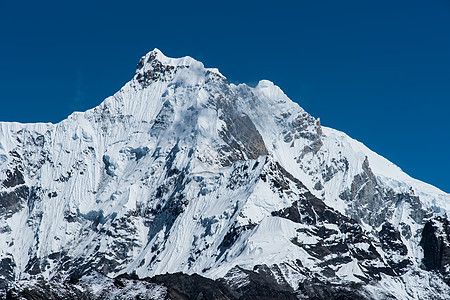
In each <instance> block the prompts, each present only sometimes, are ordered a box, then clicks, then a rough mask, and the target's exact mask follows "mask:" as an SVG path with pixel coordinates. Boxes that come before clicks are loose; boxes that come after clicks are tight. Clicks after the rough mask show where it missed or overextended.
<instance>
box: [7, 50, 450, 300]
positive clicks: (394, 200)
mask: <svg viewBox="0 0 450 300" xmlns="http://www.w3.org/2000/svg"><path fill="white" fill-rule="evenodd" d="M449 203H450V198H449V195H448V194H446V193H444V192H442V191H439V190H438V189H436V188H433V187H430V186H428V185H426V184H424V183H421V182H419V181H416V180H414V179H411V178H410V177H409V176H407V175H406V174H404V173H403V172H402V171H401V170H400V169H399V168H397V167H396V166H395V165H393V164H392V163H390V162H388V161H387V160H385V159H383V158H382V157H380V156H378V155H377V154H375V153H373V152H372V151H370V150H369V149H367V148H366V147H365V146H364V145H362V144H360V143H358V142H357V141H355V140H352V139H351V138H349V137H348V136H346V135H345V134H343V133H341V132H338V131H335V130H333V129H330V128H326V127H322V126H321V125H320V122H319V121H318V120H316V119H315V118H314V117H312V116H311V115H309V114H308V113H307V112H305V111H304V110H303V109H302V108H300V107H299V106H298V105H297V104H295V103H293V102H292V101H291V100H290V99H289V98H287V96H286V95H285V94H284V93H283V92H282V91H281V90H280V89H279V88H278V87H277V86H275V85H274V84H273V83H271V82H269V81H265V80H263V81H261V82H260V83H259V84H258V85H257V86H256V87H254V88H252V87H249V86H247V85H244V84H243V85H238V86H236V85H233V84H228V82H227V80H226V78H225V77H224V76H223V75H221V74H220V73H219V71H217V70H216V69H208V68H205V67H204V66H203V64H202V63H200V62H198V61H195V60H194V59H192V58H190V57H185V58H180V59H171V58H167V57H165V56H164V55H163V54H162V53H161V52H160V51H159V50H154V51H152V52H150V53H149V54H147V55H146V56H144V57H143V58H142V59H141V61H140V62H139V65H138V67H137V70H136V74H135V76H134V77H133V79H132V80H131V81H130V82H129V83H127V84H126V85H125V86H124V87H123V88H122V89H121V90H120V91H119V92H118V93H116V94H115V95H114V96H112V97H109V98H108V99H106V100H105V101H104V102H103V103H102V104H100V105H99V106H98V107H96V108H93V109H91V110H88V111H86V112H84V113H74V114H72V115H71V116H69V117H68V119H66V120H64V121H62V122H61V123H59V124H55V125H54V124H18V123H0V287H1V288H2V289H0V294H1V293H3V294H2V296H4V297H9V299H68V298H71V299H121V298H120V297H122V298H123V299H128V298H136V297H140V298H139V299H164V298H165V299H418V298H419V299H445V298H446V297H447V296H448V295H450V287H449V286H448V284H449V272H450V271H449V270H450V269H449V268H450V262H449V257H450V254H449V251H450V250H449V249H450V248H449V247H448V245H449V225H448V221H447V218H446V215H445V214H446V213H447V212H448V211H449V210H450V204H449ZM419 282H420V284H419ZM119 295H121V296H119ZM447 298H450V297H447Z"/></svg>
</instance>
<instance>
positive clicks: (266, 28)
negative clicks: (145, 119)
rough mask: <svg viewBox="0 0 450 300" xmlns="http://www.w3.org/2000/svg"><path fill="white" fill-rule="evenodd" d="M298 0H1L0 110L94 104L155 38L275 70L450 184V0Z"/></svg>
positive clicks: (316, 107) (433, 179)
mask: <svg viewBox="0 0 450 300" xmlns="http://www.w3.org/2000/svg"><path fill="white" fill-rule="evenodd" d="M164 2H167V1H164ZM291 2H294V1H276V2H272V1H271V2H264V1H225V2H224V1H220V2H217V3H216V2H214V1H195V2H194V1H183V2H182V1H179V2H177V1H171V2H170V4H164V3H163V1H158V2H154V1H133V0H129V1H95V2H94V1H85V0H80V1H76V2H75V1H73V2H72V1H8V0H0V41H1V42H0V88H1V94H0V104H1V106H0V120H1V121H20V122H36V121H44V122H58V121H60V120H62V119H64V118H65V117H66V116H67V115H69V114H70V113H71V112H72V111H74V110H76V111H83V110H86V109H89V108H91V107H94V106H96V105H98V104H99V103H100V102H101V101H102V100H103V99H104V98H106V97H107V96H110V95H112V94H113V93H115V92H116V91H117V90H118V89H120V87H121V86H122V85H123V84H124V83H125V82H127V81H128V80H129V79H130V78H131V77H132V75H133V72H134V69H135V66H136V64H137V62H138V60H139V58H140V57H141V56H142V55H144V54H145V53H147V52H148V51H150V50H152V49H153V48H155V47H157V48H159V49H161V50H162V51H163V53H165V54H166V55H167V56H171V57H179V56H185V55H190V56H192V57H194V58H196V59H198V60H200V61H202V62H203V63H204V64H205V65H206V66H207V67H217V68H219V69H220V71H221V72H222V73H223V74H224V75H225V76H227V78H228V79H229V81H230V82H247V83H255V82H258V81H259V80H260V79H268V80H271V81H273V82H275V83H276V84H277V85H279V86H280V87H281V88H282V89H283V90H284V91H285V93H286V94H287V95H288V96H289V97H290V98H291V99H293V100H294V101H296V102H298V103H299V104H300V105H301V106H302V107H303V108H304V109H306V110H307V111H308V112H310V113H311V114H312V115H313V116H315V117H320V118H321V121H322V124H323V125H325V126H329V127H333V128H336V129H339V130H342V131H344V132H346V133H347V134H349V135H350V136H352V137H353V138H356V139H357V140H359V141H362V142H363V143H364V144H366V145H367V146H368V147H369V148H371V149H372V150H374V151H375V152H377V153H379V154H381V155H383V156H385V157H386V158H388V159H389V160H391V161H392V162H394V163H395V164H397V165H398V166H400V167H401V168H402V169H403V170H404V171H406V172H407V173H408V174H410V175H411V176H413V177H415V178H418V179H421V180H423V181H425V182H428V183H431V184H433V185H436V186H438V187H439V188H441V189H443V190H444V191H447V192H450V155H449V154H450V151H449V150H450V125H449V112H450V1H449V0H431V1H415V0H412V1H402V0H399V1H385V0H381V1H356V0H355V1H347V0H343V1H327V0H323V1H313V0H309V1H297V3H296V4H292V3H291ZM167 3H168V2H167Z"/></svg>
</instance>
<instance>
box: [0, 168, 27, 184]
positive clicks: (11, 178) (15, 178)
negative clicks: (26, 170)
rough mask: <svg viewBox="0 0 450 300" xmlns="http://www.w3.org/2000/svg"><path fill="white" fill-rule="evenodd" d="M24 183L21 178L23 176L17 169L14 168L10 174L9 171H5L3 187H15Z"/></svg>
mask: <svg viewBox="0 0 450 300" xmlns="http://www.w3.org/2000/svg"><path fill="white" fill-rule="evenodd" d="M24 183H25V180H24V178H23V174H22V172H20V171H19V169H17V168H14V170H13V171H12V172H11V170H7V171H6V179H5V180H3V185H4V186H5V187H15V186H16V185H19V184H24Z"/></svg>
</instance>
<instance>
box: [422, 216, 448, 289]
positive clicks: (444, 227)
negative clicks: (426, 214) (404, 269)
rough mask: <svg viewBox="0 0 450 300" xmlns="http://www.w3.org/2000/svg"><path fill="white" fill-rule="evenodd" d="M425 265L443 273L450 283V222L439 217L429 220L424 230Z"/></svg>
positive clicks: (430, 269)
mask: <svg viewBox="0 0 450 300" xmlns="http://www.w3.org/2000/svg"><path fill="white" fill-rule="evenodd" d="M420 245H421V246H422V248H423V256H424V257H423V261H422V262H423V265H424V266H425V268H426V269H427V270H429V271H438V272H439V273H441V274H442V275H443V276H444V278H445V281H446V282H447V284H450V224H449V221H448V219H447V218H446V217H445V218H442V217H437V218H435V219H432V220H430V221H428V222H427V223H426V224H425V226H424V228H423V231H422V239H421V241H420Z"/></svg>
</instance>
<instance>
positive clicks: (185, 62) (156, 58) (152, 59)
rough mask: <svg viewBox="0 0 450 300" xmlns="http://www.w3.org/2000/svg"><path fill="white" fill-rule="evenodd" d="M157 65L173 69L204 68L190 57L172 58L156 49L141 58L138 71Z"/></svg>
mask: <svg viewBox="0 0 450 300" xmlns="http://www.w3.org/2000/svg"><path fill="white" fill-rule="evenodd" d="M156 64H161V65H164V66H173V67H183V66H184V67H188V66H198V67H201V68H204V66H203V63H201V62H199V61H197V60H195V59H193V58H192V57H190V56H184V57H180V58H171V57H167V56H166V55H164V53H162V51H161V50H159V49H158V48H155V49H153V50H152V51H150V52H148V53H147V54H146V55H144V56H143V57H142V58H141V60H140V61H139V64H138V67H137V69H138V70H139V69H141V68H143V67H145V66H146V65H150V66H154V65H156Z"/></svg>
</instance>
